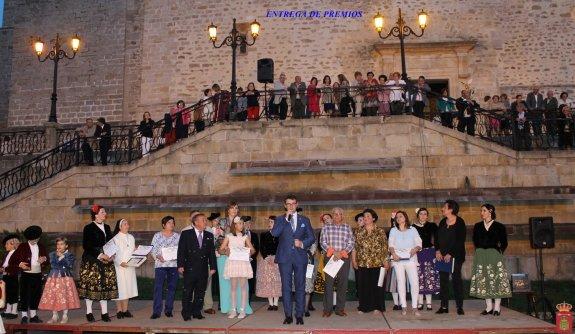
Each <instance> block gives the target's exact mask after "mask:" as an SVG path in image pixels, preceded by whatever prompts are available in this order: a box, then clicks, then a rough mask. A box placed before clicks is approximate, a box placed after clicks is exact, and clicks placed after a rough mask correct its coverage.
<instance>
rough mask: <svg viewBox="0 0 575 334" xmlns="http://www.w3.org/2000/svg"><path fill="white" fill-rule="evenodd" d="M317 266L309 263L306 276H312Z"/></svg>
mask: <svg viewBox="0 0 575 334" xmlns="http://www.w3.org/2000/svg"><path fill="white" fill-rule="evenodd" d="M314 269H315V266H314V265H313V264H308V265H307V270H306V271H305V278H312V277H313V272H314Z"/></svg>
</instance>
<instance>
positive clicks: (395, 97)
mask: <svg viewBox="0 0 575 334" xmlns="http://www.w3.org/2000/svg"><path fill="white" fill-rule="evenodd" d="M386 86H389V89H390V93H389V101H390V106H391V114H392V115H401V114H403V111H404V108H405V98H404V91H403V87H404V86H405V81H403V80H401V79H400V74H399V72H393V74H392V76H391V79H390V80H389V81H388V82H387V84H386Z"/></svg>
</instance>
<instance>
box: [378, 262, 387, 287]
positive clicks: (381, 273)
mask: <svg viewBox="0 0 575 334" xmlns="http://www.w3.org/2000/svg"><path fill="white" fill-rule="evenodd" d="M384 280H385V268H384V267H381V268H379V278H378V279H377V286H379V287H383V281H384Z"/></svg>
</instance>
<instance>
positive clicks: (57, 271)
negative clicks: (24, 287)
mask: <svg viewBox="0 0 575 334" xmlns="http://www.w3.org/2000/svg"><path fill="white" fill-rule="evenodd" d="M49 259H50V266H51V269H50V274H49V275H48V280H47V281H46V285H45V287H44V292H43V293H42V299H41V300H40V305H39V306H38V308H39V309H40V310H49V311H52V319H50V320H48V323H49V324H52V323H55V322H57V321H58V311H63V312H62V320H61V321H60V323H62V324H65V323H67V322H68V310H71V309H77V308H80V299H79V298H78V291H77V290H76V285H75V283H74V279H73V277H72V270H73V269H74V261H75V257H74V254H72V253H70V252H69V251H68V241H67V240H66V238H57V239H56V251H55V252H51V253H50V255H49Z"/></svg>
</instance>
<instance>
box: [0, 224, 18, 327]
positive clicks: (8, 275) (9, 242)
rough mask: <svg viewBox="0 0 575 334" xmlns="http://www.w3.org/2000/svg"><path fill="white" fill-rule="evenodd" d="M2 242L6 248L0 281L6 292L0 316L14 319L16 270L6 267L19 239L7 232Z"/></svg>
mask: <svg viewBox="0 0 575 334" xmlns="http://www.w3.org/2000/svg"><path fill="white" fill-rule="evenodd" d="M2 244H3V245H4V248H5V249H6V253H5V254H4V258H3V259H2V262H1V263H2V267H1V268H0V271H1V272H2V281H3V282H4V283H5V288H6V291H7V293H8V294H7V295H6V296H5V302H6V310H5V311H4V312H2V318H6V319H16V318H18V310H17V307H18V272H17V271H16V272H12V271H10V270H9V269H8V263H9V262H10V258H11V257H12V255H13V254H14V252H15V251H16V248H18V245H19V244H20V239H19V238H18V235H16V234H8V235H7V236H6V237H4V240H2ZM2 297H4V295H2Z"/></svg>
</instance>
